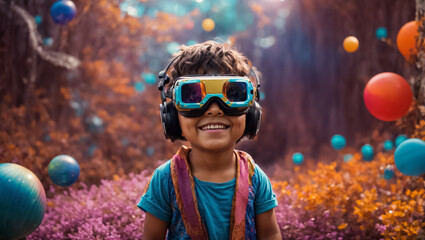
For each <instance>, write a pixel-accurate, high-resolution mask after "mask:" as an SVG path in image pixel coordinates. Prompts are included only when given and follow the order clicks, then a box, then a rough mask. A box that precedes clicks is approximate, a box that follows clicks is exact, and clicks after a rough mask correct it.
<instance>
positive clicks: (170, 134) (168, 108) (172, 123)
mask: <svg viewBox="0 0 425 240" xmlns="http://www.w3.org/2000/svg"><path fill="white" fill-rule="evenodd" d="M159 110H160V112H161V122H162V127H163V129H164V135H165V138H166V139H170V140H171V141H172V142H174V141H175V140H186V139H185V138H184V137H183V136H182V130H181V129H180V123H179V117H178V115H177V114H178V113H177V109H176V108H175V107H174V103H173V102H168V103H165V106H164V104H162V103H161V104H160V105H159Z"/></svg>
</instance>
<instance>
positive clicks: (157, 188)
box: [137, 160, 277, 240]
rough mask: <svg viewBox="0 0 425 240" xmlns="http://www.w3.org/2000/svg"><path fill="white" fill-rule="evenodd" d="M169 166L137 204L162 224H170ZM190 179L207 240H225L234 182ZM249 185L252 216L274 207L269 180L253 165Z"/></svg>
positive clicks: (158, 173)
mask: <svg viewBox="0 0 425 240" xmlns="http://www.w3.org/2000/svg"><path fill="white" fill-rule="evenodd" d="M170 163H171V161H170V160H168V161H167V162H166V163H164V164H163V165H161V166H160V167H158V168H157V169H156V170H155V171H154V173H153V175H152V178H151V181H150V183H149V187H148V189H147V190H146V193H145V194H144V195H143V196H142V197H141V199H140V201H139V204H137V206H138V207H139V208H141V209H142V210H143V211H145V212H149V213H151V214H152V215H154V216H155V217H157V218H159V219H161V220H163V221H166V222H170V220H171V217H172V197H171V191H170V190H171V189H169V188H170V187H172V185H171V186H170V184H167V183H168V182H169V181H170V177H171V173H170ZM194 179H195V192H196V198H197V200H198V210H199V212H200V214H201V218H202V221H203V223H204V225H205V227H206V229H207V231H208V235H209V238H210V239H212V240H213V239H220V240H221V239H227V238H228V237H229V228H230V214H231V210H232V200H233V195H234V191H235V184H236V178H234V179H233V180H231V181H228V182H224V183H213V182H205V181H201V180H199V179H197V178H196V177H195V178H194ZM252 185H253V188H254V189H255V201H254V211H255V215H257V214H260V213H263V212H266V211H268V210H270V209H272V208H274V207H276V206H277V199H276V195H275V194H274V193H273V189H272V185H271V183H270V180H269V178H268V177H267V175H266V174H265V173H264V172H263V170H261V168H260V167H259V166H258V165H257V164H256V165H255V172H254V175H253V176H252Z"/></svg>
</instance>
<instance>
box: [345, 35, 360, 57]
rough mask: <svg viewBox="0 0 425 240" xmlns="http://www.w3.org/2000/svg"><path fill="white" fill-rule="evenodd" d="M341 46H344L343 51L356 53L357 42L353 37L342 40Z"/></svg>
mask: <svg viewBox="0 0 425 240" xmlns="http://www.w3.org/2000/svg"><path fill="white" fill-rule="evenodd" d="M342 45H343V46H344V49H345V51H347V52H349V53H352V52H355V51H357V49H358V48H359V40H358V39H357V38H356V37H354V36H349V37H346V38H345V39H344V42H343V44H342Z"/></svg>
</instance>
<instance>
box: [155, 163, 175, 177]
mask: <svg viewBox="0 0 425 240" xmlns="http://www.w3.org/2000/svg"><path fill="white" fill-rule="evenodd" d="M170 164H171V160H167V161H166V162H164V163H163V164H161V165H160V166H159V167H157V168H156V169H155V172H158V173H160V174H170Z"/></svg>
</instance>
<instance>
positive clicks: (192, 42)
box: [186, 40, 198, 46]
mask: <svg viewBox="0 0 425 240" xmlns="http://www.w3.org/2000/svg"><path fill="white" fill-rule="evenodd" d="M195 44H198V42H197V41H195V40H189V41H187V43H186V45H187V46H192V45H195Z"/></svg>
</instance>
